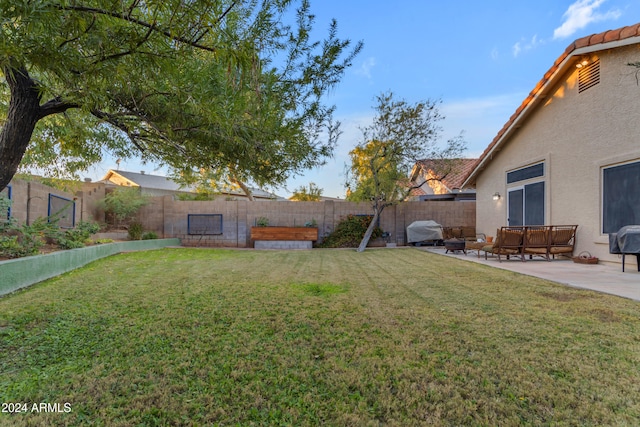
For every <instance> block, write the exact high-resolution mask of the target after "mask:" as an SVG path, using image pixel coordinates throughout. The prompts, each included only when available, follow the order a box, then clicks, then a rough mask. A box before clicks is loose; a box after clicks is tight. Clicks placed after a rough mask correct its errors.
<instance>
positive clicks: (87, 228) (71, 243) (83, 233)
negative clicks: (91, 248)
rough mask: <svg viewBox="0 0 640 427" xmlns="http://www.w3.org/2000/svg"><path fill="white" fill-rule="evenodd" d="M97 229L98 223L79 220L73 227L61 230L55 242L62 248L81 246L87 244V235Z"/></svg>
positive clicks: (98, 229)
mask: <svg viewBox="0 0 640 427" xmlns="http://www.w3.org/2000/svg"><path fill="white" fill-rule="evenodd" d="M98 231H100V225H98V224H96V223H95V222H88V221H80V222H79V223H78V224H77V225H76V227H75V228H73V229H71V230H66V231H64V232H61V233H60V234H59V236H58V238H57V242H58V245H59V246H60V247H61V248H62V249H76V248H82V247H84V246H85V245H86V244H87V241H88V240H89V237H91V235H92V234H96V233H97V232H98Z"/></svg>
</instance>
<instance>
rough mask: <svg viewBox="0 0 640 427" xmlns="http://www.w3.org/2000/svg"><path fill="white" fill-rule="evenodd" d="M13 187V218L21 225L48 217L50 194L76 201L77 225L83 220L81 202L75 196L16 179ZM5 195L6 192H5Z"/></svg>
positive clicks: (12, 182)
mask: <svg viewBox="0 0 640 427" xmlns="http://www.w3.org/2000/svg"><path fill="white" fill-rule="evenodd" d="M9 185H11V200H12V205H11V216H12V217H13V218H14V219H15V220H16V221H17V222H18V223H19V224H33V222H34V221H35V220H36V219H37V218H39V217H47V215H48V210H49V194H53V195H54V196H58V197H62V198H64V199H68V200H74V201H75V202H76V203H75V220H76V223H77V222H79V221H80V219H81V200H80V199H79V198H78V196H76V195H75V194H71V193H69V192H65V191H62V190H58V189H56V188H52V187H49V186H46V185H44V184H40V183H39V182H33V181H24V180H20V179H14V180H12V181H11V183H10V184H9ZM3 193H4V192H3Z"/></svg>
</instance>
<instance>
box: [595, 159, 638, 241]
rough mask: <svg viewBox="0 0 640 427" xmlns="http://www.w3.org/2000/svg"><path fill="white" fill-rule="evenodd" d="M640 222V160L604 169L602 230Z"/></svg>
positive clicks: (617, 228)
mask: <svg viewBox="0 0 640 427" xmlns="http://www.w3.org/2000/svg"><path fill="white" fill-rule="evenodd" d="M632 224H640V162H633V163H626V164H622V165H618V166H612V167H608V168H604V169H603V170H602V232H603V233H605V234H606V233H615V232H617V231H618V230H619V229H620V228H622V227H624V226H625V225H632Z"/></svg>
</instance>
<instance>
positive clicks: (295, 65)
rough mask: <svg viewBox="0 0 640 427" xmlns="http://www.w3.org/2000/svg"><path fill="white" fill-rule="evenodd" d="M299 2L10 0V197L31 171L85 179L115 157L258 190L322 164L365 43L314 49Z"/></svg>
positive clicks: (0, 90)
mask: <svg viewBox="0 0 640 427" xmlns="http://www.w3.org/2000/svg"><path fill="white" fill-rule="evenodd" d="M297 3H298V2H297V1H295V0H264V1H262V2H259V1H257V0H245V1H242V0H198V1H191V0H163V1H141V0H86V1H80V0H33V1H25V0H0V70H1V72H2V76H4V79H5V80H4V82H3V83H4V84H2V85H0V99H2V100H4V102H2V103H0V109H3V110H4V111H0V125H1V126H2V129H1V131H0V189H2V188H4V187H5V186H6V185H7V184H8V182H9V181H10V179H11V178H12V177H13V176H14V174H15V172H16V170H17V168H18V166H19V165H20V163H21V161H22V162H23V164H29V165H31V166H36V167H44V168H49V169H50V170H53V171H56V170H58V171H59V170H67V171H74V170H82V169H84V168H86V167H87V166H89V165H90V164H93V163H96V162H98V161H100V160H101V159H102V157H103V156H104V155H105V154H106V153H109V154H112V155H114V156H116V157H130V156H133V155H140V156H141V157H142V159H143V160H148V161H155V162H159V163H161V164H166V165H168V166H170V167H171V168H173V169H174V170H178V171H182V172H183V174H184V175H185V176H186V177H187V178H188V176H189V175H190V174H191V173H192V172H193V171H196V173H197V172H198V171H200V170H201V169H203V168H204V169H207V168H212V169H214V170H221V169H225V170H232V171H233V176H234V177H235V178H236V179H238V180H239V181H243V180H247V179H251V180H253V181H254V182H256V183H257V184H265V183H271V184H278V183H282V182H284V181H285V180H286V179H287V177H288V176H290V175H291V174H295V173H297V172H300V171H301V170H303V169H306V168H310V167H313V166H316V165H317V164H319V163H321V162H322V161H323V159H325V158H326V156H328V155H330V154H331V153H332V150H333V147H334V145H335V137H336V136H337V134H338V132H337V129H336V127H337V125H338V124H336V123H334V122H333V120H332V113H333V107H332V106H328V105H325V103H324V102H323V101H322V98H323V96H324V95H325V94H326V92H327V91H328V90H329V89H330V88H332V87H333V86H334V85H336V84H337V83H338V82H339V80H340V79H341V77H342V75H343V73H344V70H345V69H346V67H348V66H349V65H350V64H351V61H352V59H353V57H354V55H356V54H357V53H358V51H359V50H360V48H361V44H360V43H357V44H355V46H351V44H350V42H349V41H348V40H341V39H339V38H338V37H337V27H336V22H335V21H333V22H332V23H331V24H330V26H329V30H328V35H327V37H326V38H325V39H324V40H321V41H314V40H312V39H311V31H312V24H313V22H314V17H313V15H312V14H311V13H310V5H309V2H308V1H307V0H301V1H300V2H299V3H300V4H299V5H298V4H297ZM296 6H297V9H295V12H296V13H295V14H293V13H291V12H293V10H292V9H293V8H294V7H296ZM287 21H291V25H285V24H284V23H285V22H287Z"/></svg>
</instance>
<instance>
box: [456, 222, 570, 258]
mask: <svg viewBox="0 0 640 427" xmlns="http://www.w3.org/2000/svg"><path fill="white" fill-rule="evenodd" d="M577 228H578V226H577V225H535V226H533V225H532V226H508V227H501V228H499V229H498V230H497V231H496V238H495V241H494V242H493V243H489V242H481V241H476V242H466V243H465V254H466V250H476V251H477V253H478V257H480V251H483V252H484V256H485V259H487V254H493V255H496V256H497V257H498V261H500V262H502V256H505V257H506V258H507V259H510V257H511V256H514V257H519V258H520V259H521V260H522V261H525V258H526V256H527V255H529V259H531V258H533V257H534V256H540V257H543V258H545V259H546V260H547V261H551V259H552V258H553V259H555V257H556V255H565V256H567V257H569V258H571V257H572V255H573V251H574V248H575V242H576V229H577Z"/></svg>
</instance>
